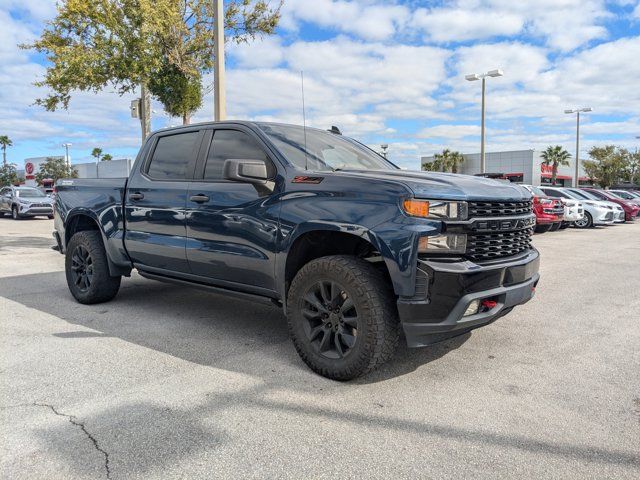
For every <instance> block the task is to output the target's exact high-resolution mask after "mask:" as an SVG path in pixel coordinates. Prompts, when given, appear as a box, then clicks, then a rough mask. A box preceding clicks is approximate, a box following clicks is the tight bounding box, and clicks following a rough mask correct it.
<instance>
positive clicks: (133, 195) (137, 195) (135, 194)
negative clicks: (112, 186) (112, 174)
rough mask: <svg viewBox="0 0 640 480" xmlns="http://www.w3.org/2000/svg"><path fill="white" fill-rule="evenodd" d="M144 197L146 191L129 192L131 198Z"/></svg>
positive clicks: (140, 198)
mask: <svg viewBox="0 0 640 480" xmlns="http://www.w3.org/2000/svg"><path fill="white" fill-rule="evenodd" d="M143 198H144V193H140V192H135V193H131V194H129V200H142V199H143Z"/></svg>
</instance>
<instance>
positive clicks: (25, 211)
mask: <svg viewBox="0 0 640 480" xmlns="http://www.w3.org/2000/svg"><path fill="white" fill-rule="evenodd" d="M18 212H20V215H21V216H23V217H36V216H40V215H47V216H49V215H53V206H47V207H32V206H31V205H20V206H19V208H18Z"/></svg>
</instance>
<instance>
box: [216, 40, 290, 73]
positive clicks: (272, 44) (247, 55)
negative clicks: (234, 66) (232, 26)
mask: <svg viewBox="0 0 640 480" xmlns="http://www.w3.org/2000/svg"><path fill="white" fill-rule="evenodd" d="M226 50H227V55H229V56H230V57H232V58H233V59H234V60H236V62H237V63H238V66H240V67H242V68H267V67H277V66H278V65H279V64H280V63H281V62H282V60H283V58H284V55H283V49H282V39H281V38H280V37H264V38H262V39H256V41H255V42H252V43H240V44H230V45H229V46H227V48H226Z"/></svg>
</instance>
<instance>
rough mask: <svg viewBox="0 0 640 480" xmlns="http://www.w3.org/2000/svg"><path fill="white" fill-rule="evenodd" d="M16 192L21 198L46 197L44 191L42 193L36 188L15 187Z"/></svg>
mask: <svg viewBox="0 0 640 480" xmlns="http://www.w3.org/2000/svg"><path fill="white" fill-rule="evenodd" d="M16 193H17V196H18V197H21V198H40V197H46V195H45V194H44V193H42V192H41V191H40V190H38V189H37V188H16Z"/></svg>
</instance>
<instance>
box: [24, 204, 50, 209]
mask: <svg viewBox="0 0 640 480" xmlns="http://www.w3.org/2000/svg"><path fill="white" fill-rule="evenodd" d="M29 208H51V205H49V204H48V203H32V204H31V205H29Z"/></svg>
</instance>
